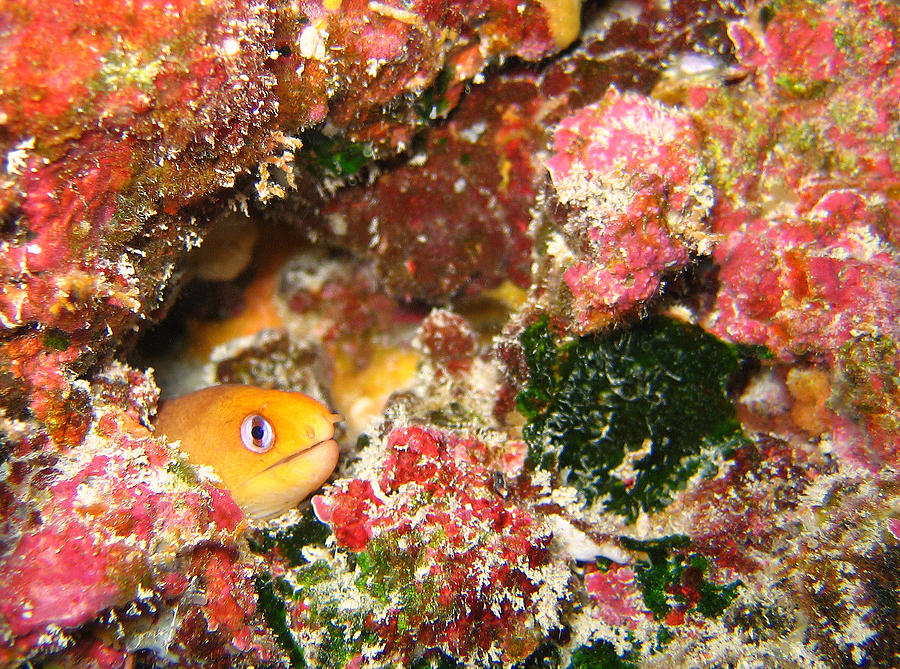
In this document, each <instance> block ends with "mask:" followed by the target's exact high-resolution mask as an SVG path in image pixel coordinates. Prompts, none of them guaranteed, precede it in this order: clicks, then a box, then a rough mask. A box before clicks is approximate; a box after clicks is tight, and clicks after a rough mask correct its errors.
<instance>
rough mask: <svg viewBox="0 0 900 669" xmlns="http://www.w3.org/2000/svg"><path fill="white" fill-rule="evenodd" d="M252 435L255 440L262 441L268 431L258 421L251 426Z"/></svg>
mask: <svg viewBox="0 0 900 669" xmlns="http://www.w3.org/2000/svg"><path fill="white" fill-rule="evenodd" d="M250 436H251V437H253V441H262V438H263V437H264V436H266V431H265V429H264V428H263V426H262V425H260V424H259V423H257V424H256V425H254V426H253V427H251V428H250Z"/></svg>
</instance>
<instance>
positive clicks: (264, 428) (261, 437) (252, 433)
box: [241, 414, 275, 453]
mask: <svg viewBox="0 0 900 669" xmlns="http://www.w3.org/2000/svg"><path fill="white" fill-rule="evenodd" d="M241 442H242V443H243V444H244V448H246V449H247V450H248V451H250V452H252V453H265V452H266V451H269V450H271V449H272V445H273V444H274V443H275V430H274V429H273V428H272V424H271V423H270V422H269V421H267V420H266V419H265V418H263V417H262V416H260V415H259V414H250V415H249V416H247V417H246V418H245V419H244V422H243V423H241Z"/></svg>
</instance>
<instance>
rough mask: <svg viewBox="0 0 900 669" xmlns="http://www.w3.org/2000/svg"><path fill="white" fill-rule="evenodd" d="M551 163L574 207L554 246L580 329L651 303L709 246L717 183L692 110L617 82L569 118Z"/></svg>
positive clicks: (562, 196) (559, 189)
mask: <svg viewBox="0 0 900 669" xmlns="http://www.w3.org/2000/svg"><path fill="white" fill-rule="evenodd" d="M547 162H548V167H549V169H550V175H551V177H552V179H553V187H554V193H555V196H556V197H557V198H558V200H559V201H560V202H561V203H562V204H564V205H566V206H567V210H566V214H565V221H564V223H563V224H562V231H563V234H564V240H560V241H550V242H548V250H547V252H548V254H550V255H551V256H552V255H557V257H558V262H559V263H560V265H561V266H562V267H563V280H564V282H565V285H566V286H567V287H568V291H569V294H570V296H571V297H570V301H571V309H572V312H573V316H572V318H573V321H574V326H575V328H576V330H577V331H580V332H588V331H591V330H594V329H596V328H598V327H601V326H603V325H606V324H607V323H609V322H610V321H611V320H612V319H615V318H616V317H619V316H621V315H623V314H624V313H627V312H629V311H631V310H633V309H634V308H635V307H636V306H639V305H642V304H644V303H646V302H647V300H649V299H650V298H651V297H653V296H655V295H657V294H658V293H659V291H660V286H661V282H662V281H663V277H664V276H665V275H666V274H667V273H673V272H675V271H677V270H678V269H681V268H683V267H684V266H685V265H686V264H687V263H688V262H689V261H690V257H691V253H692V252H696V253H707V252H709V250H710V248H711V246H712V238H711V236H710V235H709V232H708V230H707V229H706V221H705V216H706V215H707V214H708V213H709V210H710V208H711V206H712V199H713V194H712V188H711V186H710V184H709V182H708V179H707V177H706V169H705V167H704V165H703V163H702V161H701V159H700V154H699V140H698V137H697V135H696V133H695V132H694V130H693V127H692V124H691V120H690V117H689V116H688V115H687V114H685V113H684V112H682V111H679V110H677V109H674V108H668V107H665V106H664V105H662V104H660V103H658V102H656V101H654V100H652V99H650V98H648V97H645V96H641V95H637V94H634V93H619V92H618V91H616V90H615V89H610V90H609V92H608V93H607V94H606V95H605V96H604V97H603V99H602V100H600V101H599V102H597V103H595V104H592V105H589V106H587V107H585V108H583V109H581V110H580V111H578V112H575V113H574V114H572V115H571V116H569V117H567V118H565V119H563V120H562V122H561V123H560V125H559V127H558V129H557V131H556V134H555V136H554V141H553V155H552V156H551V157H550V158H549V160H548V161H547ZM560 245H562V248H559V246H560Z"/></svg>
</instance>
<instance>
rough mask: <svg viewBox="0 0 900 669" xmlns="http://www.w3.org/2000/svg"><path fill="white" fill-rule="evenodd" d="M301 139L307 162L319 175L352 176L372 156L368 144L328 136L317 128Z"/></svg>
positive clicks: (372, 152)
mask: <svg viewBox="0 0 900 669" xmlns="http://www.w3.org/2000/svg"><path fill="white" fill-rule="evenodd" d="M301 139H302V141H303V148H304V150H305V152H306V153H305V155H306V156H307V157H308V159H309V160H308V161H307V162H308V164H309V165H310V167H311V168H312V169H313V172H314V173H315V174H317V175H319V176H330V177H352V176H353V175H355V174H356V173H357V172H359V171H360V170H361V169H362V168H363V166H364V165H366V164H367V163H369V162H371V161H372V159H373V158H374V151H373V149H372V146H371V145H370V144H367V143H364V142H351V141H348V140H346V139H344V138H342V137H329V136H327V135H325V134H324V133H322V132H321V131H319V130H310V131H309V132H306V133H304V134H303V136H302V138H301Z"/></svg>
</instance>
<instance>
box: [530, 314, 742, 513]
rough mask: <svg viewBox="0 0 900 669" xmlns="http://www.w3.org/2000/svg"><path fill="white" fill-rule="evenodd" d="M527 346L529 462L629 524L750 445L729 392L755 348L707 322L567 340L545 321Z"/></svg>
mask: <svg viewBox="0 0 900 669" xmlns="http://www.w3.org/2000/svg"><path fill="white" fill-rule="evenodd" d="M520 341H521V344H522V347H523V350H524V354H525V359H526V361H527V363H528V367H529V370H530V375H529V380H528V382H527V384H526V385H525V387H524V389H523V390H522V392H521V393H520V394H519V396H518V397H517V400H516V404H517V407H518V409H519V411H521V412H522V414H524V415H525V417H526V418H527V423H526V425H525V428H524V431H523V434H524V437H525V440H526V442H527V443H528V445H529V454H528V461H527V462H528V464H529V465H530V466H531V467H541V468H543V469H546V470H549V471H554V472H557V473H558V475H559V477H560V478H561V479H562V481H563V482H564V483H568V484H570V485H573V486H575V487H576V488H577V489H578V490H579V491H581V493H582V494H583V495H584V496H585V498H586V500H587V501H588V502H594V501H597V502H599V503H601V504H602V506H603V508H604V510H605V511H608V512H611V513H616V514H619V515H621V516H624V517H625V518H626V520H628V521H629V522H633V521H634V520H635V519H636V518H637V516H638V515H639V514H640V513H641V512H642V511H645V512H652V511H657V510H659V509H662V508H664V507H665V506H666V504H667V503H668V502H669V501H670V500H671V499H672V496H673V494H674V493H675V491H677V490H678V489H679V488H681V487H683V486H684V484H685V483H686V481H687V480H688V479H689V478H690V477H692V476H694V475H695V474H697V473H698V472H699V473H702V472H703V471H706V470H709V471H710V472H712V471H715V467H714V465H713V459H714V458H715V457H716V456H717V455H719V454H727V452H729V451H730V450H731V449H733V448H734V447H735V446H737V445H739V444H740V443H742V441H743V440H744V435H743V432H742V430H741V426H740V423H739V422H738V420H737V418H736V415H735V409H734V405H733V403H732V401H731V399H730V398H729V396H728V388H729V383H730V382H731V381H732V379H734V378H735V377H736V376H737V375H738V373H739V372H740V371H741V370H742V367H743V366H744V364H746V363H747V362H748V361H749V360H750V358H751V357H752V352H751V351H750V350H749V349H744V348H741V347H737V346H734V345H731V344H728V343H726V342H723V341H721V340H719V339H717V338H716V337H713V336H712V335H709V334H707V333H706V332H704V331H703V330H702V329H701V328H699V327H697V326H694V325H689V324H686V323H682V322H680V321H676V320H674V319H671V318H666V317H661V316H657V317H652V318H648V319H645V320H643V321H640V322H639V323H637V324H636V325H634V326H632V327H630V328H628V329H620V330H615V331H613V332H608V333H601V334H594V335H586V336H583V337H580V338H578V339H575V340H572V341H569V342H566V343H561V344H560V343H557V342H556V340H555V339H554V337H553V335H552V334H551V333H550V331H549V328H548V323H547V320H546V318H542V319H541V320H539V321H538V322H537V323H535V324H534V325H532V326H530V327H529V328H527V329H526V330H525V331H524V332H523V333H522V335H521V337H520Z"/></svg>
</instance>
